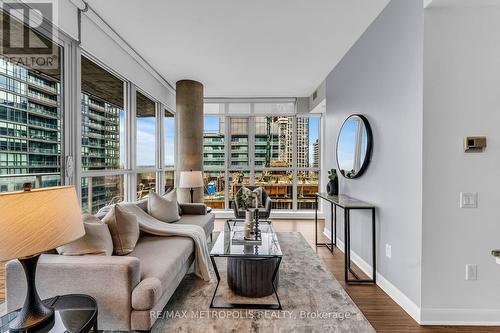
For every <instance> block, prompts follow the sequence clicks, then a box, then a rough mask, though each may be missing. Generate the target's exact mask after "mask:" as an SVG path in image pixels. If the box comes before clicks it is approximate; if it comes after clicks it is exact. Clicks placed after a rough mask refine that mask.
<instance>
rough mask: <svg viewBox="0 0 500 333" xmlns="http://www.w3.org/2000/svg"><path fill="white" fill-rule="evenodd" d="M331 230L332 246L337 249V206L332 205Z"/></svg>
mask: <svg viewBox="0 0 500 333" xmlns="http://www.w3.org/2000/svg"><path fill="white" fill-rule="evenodd" d="M333 230H334V235H333V236H334V238H335V242H334V245H335V247H337V205H333Z"/></svg>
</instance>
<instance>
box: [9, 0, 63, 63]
mask: <svg viewBox="0 0 500 333" xmlns="http://www.w3.org/2000/svg"><path fill="white" fill-rule="evenodd" d="M1 4H2V13H1V14H2V15H1V19H0V21H1V22H0V24H1V25H0V28H1V33H0V38H1V41H0V53H1V55H2V56H3V57H5V58H6V60H8V61H10V62H13V63H15V64H19V65H23V66H26V67H29V68H32V69H58V68H59V48H58V47H56V45H55V44H54V40H55V37H56V34H57V28H56V26H57V25H56V24H57V22H55V19H56V18H57V13H56V11H55V9H56V6H54V3H53V2H52V1H50V0H49V1H47V0H45V1H36V0H34V1H30V2H22V3H20V2H17V1H16V2H14V1H1Z"/></svg>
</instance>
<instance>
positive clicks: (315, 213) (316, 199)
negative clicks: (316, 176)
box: [314, 195, 318, 246]
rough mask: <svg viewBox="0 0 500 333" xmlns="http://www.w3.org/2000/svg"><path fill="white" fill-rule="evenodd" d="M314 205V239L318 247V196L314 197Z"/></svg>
mask: <svg viewBox="0 0 500 333" xmlns="http://www.w3.org/2000/svg"><path fill="white" fill-rule="evenodd" d="M314 200H315V203H316V209H315V210H314V230H315V232H314V236H315V239H316V243H315V244H316V246H318V196H317V195H316V196H315V197H314Z"/></svg>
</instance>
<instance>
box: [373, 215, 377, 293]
mask: <svg viewBox="0 0 500 333" xmlns="http://www.w3.org/2000/svg"><path fill="white" fill-rule="evenodd" d="M375 233H376V227H375V208H372V251H373V259H372V260H373V262H372V263H373V264H372V265H373V273H372V274H373V283H377V254H376V249H377V246H376V239H377V238H376V237H375Z"/></svg>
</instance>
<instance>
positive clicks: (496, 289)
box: [422, 6, 500, 324]
mask: <svg viewBox="0 0 500 333" xmlns="http://www.w3.org/2000/svg"><path fill="white" fill-rule="evenodd" d="M424 77H425V80H424V83H425V85H424V97H425V99H424V190H423V191H424V199H423V205H424V206H423V207H424V213H423V266H422V283H423V289H422V320H423V321H424V322H428V323H432V322H440V323H442V322H451V323H497V324H500V265H496V264H495V263H494V258H493V257H492V256H491V255H490V251H491V250H492V249H496V248H500V211H499V205H500V194H499V193H500V192H499V191H500V129H499V128H500V127H499V123H500V7H498V6H497V7H473V6H468V7H461V8H460V7H456V8H453V7H436V8H434V7H433V6H430V7H429V8H427V9H426V10H425V57H424ZM466 135H485V136H487V140H488V147H487V149H486V151H485V152H484V153H481V154H464V153H463V150H462V145H463V143H462V140H463V137H464V136H466ZM460 191H466V192H478V193H479V206H478V208H477V209H460V208H459V192H460ZM466 264H477V265H478V280H477V281H466V280H465V265H466Z"/></svg>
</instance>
